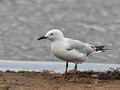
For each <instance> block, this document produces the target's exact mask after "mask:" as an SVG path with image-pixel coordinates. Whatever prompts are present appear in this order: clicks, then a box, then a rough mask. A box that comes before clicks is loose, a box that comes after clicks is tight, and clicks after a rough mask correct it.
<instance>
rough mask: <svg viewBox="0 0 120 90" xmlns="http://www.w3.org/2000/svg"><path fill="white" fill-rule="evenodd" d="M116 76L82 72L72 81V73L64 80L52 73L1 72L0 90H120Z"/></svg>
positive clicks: (119, 79) (57, 74)
mask: <svg viewBox="0 0 120 90" xmlns="http://www.w3.org/2000/svg"><path fill="white" fill-rule="evenodd" d="M115 72H116V71H115ZM79 74H80V73H79ZM116 74H118V76H117V75H116ZM116 74H115V73H111V74H109V75H112V76H113V75H116V76H115V77H114V78H107V77H108V76H107V77H106V78H104V77H105V74H95V73H92V74H91V72H88V73H86V72H82V73H81V75H78V79H77V80H75V81H74V80H72V75H73V74H72V73H69V76H68V80H64V79H63V74H60V73H55V72H53V71H43V72H28V71H19V72H14V71H6V72H2V71H1V72H0V90H120V78H119V77H120V76H119V74H120V73H119V72H117V73H116ZM97 75H102V76H103V78H98V76H97ZM117 79H118V80H117Z"/></svg>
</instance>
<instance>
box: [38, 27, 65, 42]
mask: <svg viewBox="0 0 120 90" xmlns="http://www.w3.org/2000/svg"><path fill="white" fill-rule="evenodd" d="M63 38H64V36H63V33H62V32H61V31H60V30H58V29H53V30H50V31H48V32H47V33H46V34H45V35H44V36H42V37H39V38H38V39H37V40H41V39H48V40H50V41H52V42H54V41H58V40H63Z"/></svg>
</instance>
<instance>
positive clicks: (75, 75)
mask: <svg viewBox="0 0 120 90" xmlns="http://www.w3.org/2000/svg"><path fill="white" fill-rule="evenodd" d="M74 72H75V74H74V78H73V79H74V80H75V79H77V63H75V69H74Z"/></svg>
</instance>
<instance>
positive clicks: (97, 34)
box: [0, 0, 120, 64]
mask: <svg viewBox="0 0 120 90" xmlns="http://www.w3.org/2000/svg"><path fill="white" fill-rule="evenodd" d="M55 28H58V29H61V30H62V31H63V33H64V35H65V36H66V37H69V38H73V39H79V40H81V41H84V42H88V43H90V44H93V45H106V46H107V47H109V48H110V49H111V50H110V51H108V52H106V53H99V54H96V55H94V56H91V57H90V58H89V59H88V62H92V63H112V64H113V63H117V64H120V0H0V59H1V60H29V61H31V60H32V61H35V60H36V61H61V60H59V59H57V58H55V57H54V56H53V55H52V54H51V52H50V45H49V44H50V42H49V41H47V40H41V41H37V40H36V38H37V37H39V36H43V35H44V34H45V33H46V32H47V31H48V30H50V29H55Z"/></svg>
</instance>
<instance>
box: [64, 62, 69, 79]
mask: <svg viewBox="0 0 120 90" xmlns="http://www.w3.org/2000/svg"><path fill="white" fill-rule="evenodd" d="M67 69H68V62H67V61H66V68H65V74H64V79H65V80H67Z"/></svg>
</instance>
